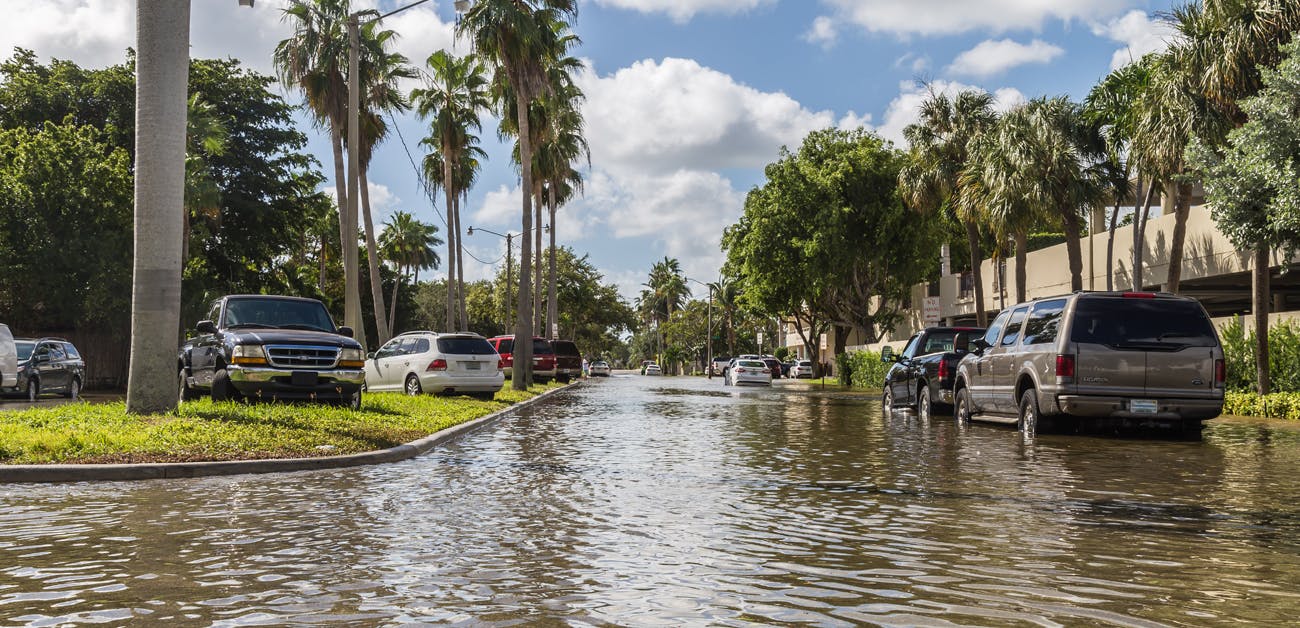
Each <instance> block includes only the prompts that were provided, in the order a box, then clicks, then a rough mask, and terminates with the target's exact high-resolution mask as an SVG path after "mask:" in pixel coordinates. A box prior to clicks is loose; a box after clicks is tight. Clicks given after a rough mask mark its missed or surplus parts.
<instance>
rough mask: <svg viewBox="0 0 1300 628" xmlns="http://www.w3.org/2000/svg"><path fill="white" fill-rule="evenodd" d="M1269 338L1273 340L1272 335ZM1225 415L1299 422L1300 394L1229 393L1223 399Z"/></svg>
mask: <svg viewBox="0 0 1300 628" xmlns="http://www.w3.org/2000/svg"><path fill="white" fill-rule="evenodd" d="M1269 338H1270V340H1271V339H1272V335H1271V334H1270V336H1269ZM1223 413H1224V414H1235V415H1237V416H1254V417H1264V418H1270V419H1290V420H1292V421H1298V420H1300V393H1294V392H1280V393H1273V394H1271V395H1264V396H1260V395H1257V394H1255V393H1253V392H1235V391H1228V393H1227V394H1225V395H1224V398H1223Z"/></svg>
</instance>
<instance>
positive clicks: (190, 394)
mask: <svg viewBox="0 0 1300 628" xmlns="http://www.w3.org/2000/svg"><path fill="white" fill-rule="evenodd" d="M178 379H180V382H181V385H180V396H179V398H178V399H177V402H178V403H185V402H186V401H193V400H195V399H198V397H199V391H197V390H194V389H193V388H191V387H190V383H189V381H188V380H186V379H185V367H181V369H180V377H179V378H178Z"/></svg>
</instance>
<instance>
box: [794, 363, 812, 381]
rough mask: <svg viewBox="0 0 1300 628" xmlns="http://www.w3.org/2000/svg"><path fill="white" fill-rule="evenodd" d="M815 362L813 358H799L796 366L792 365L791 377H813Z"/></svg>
mask: <svg viewBox="0 0 1300 628" xmlns="http://www.w3.org/2000/svg"><path fill="white" fill-rule="evenodd" d="M812 376H813V363H812V360H798V361H796V362H795V363H794V366H792V367H790V377H792V378H795V379H812Z"/></svg>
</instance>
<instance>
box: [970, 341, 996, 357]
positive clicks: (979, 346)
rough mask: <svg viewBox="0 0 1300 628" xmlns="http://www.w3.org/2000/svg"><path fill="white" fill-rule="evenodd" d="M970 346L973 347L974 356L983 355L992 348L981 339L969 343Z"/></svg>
mask: <svg viewBox="0 0 1300 628" xmlns="http://www.w3.org/2000/svg"><path fill="white" fill-rule="evenodd" d="M971 344H972V345H974V346H975V353H976V354H980V353H984V351H985V350H986V349H988V348H989V347H991V346H992V345H990V344H989V343H988V341H987V340H984V339H983V338H976V339H975V340H972V341H971Z"/></svg>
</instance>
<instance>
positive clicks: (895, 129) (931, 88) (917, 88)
mask: <svg viewBox="0 0 1300 628" xmlns="http://www.w3.org/2000/svg"><path fill="white" fill-rule="evenodd" d="M967 90H977V91H988V90H985V89H983V88H980V87H975V86H973V85H966V84H964V83H957V82H953V81H934V82H933V83H930V84H929V85H924V84H921V83H918V82H916V81H903V82H902V83H900V84H899V94H898V97H897V98H894V100H893V101H892V102H890V103H889V109H888V110H886V111H885V120H884V122H883V123H882V124H881V125H880V126H879V127H877V128H876V132H877V133H879V134H880V136H881V137H883V138H885V139H887V140H892V141H893V142H894V144H896V145H898V146H900V147H902V146H906V145H907V143H906V141H905V140H904V139H903V129H904V128H906V127H907V125H909V124H912V123H913V122H916V121H917V120H919V119H920V111H921V104H922V103H924V102H925V100H926V99H927V98H929V97H930V94H931V93H935V94H947V95H949V96H955V95H957V94H959V93H961V92H964V91H967ZM992 94H993V98H994V108H995V109H997V110H998V111H1006V110H1008V109H1011V108H1012V107H1015V106H1016V105H1019V104H1022V103H1024V102H1025V100H1026V99H1025V95H1024V94H1022V93H1021V92H1020V90H1018V89H1015V88H1013V87H1004V88H1002V89H998V90H995V91H993V92H992Z"/></svg>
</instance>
